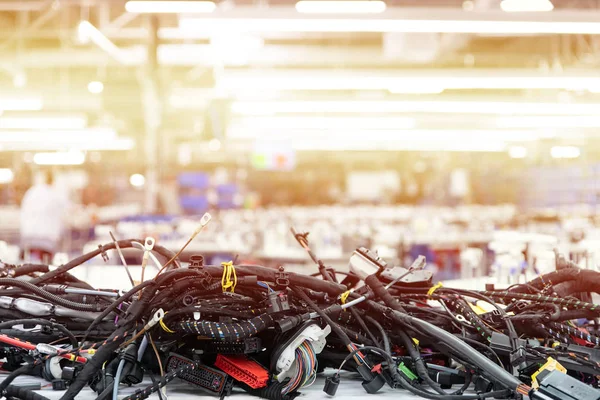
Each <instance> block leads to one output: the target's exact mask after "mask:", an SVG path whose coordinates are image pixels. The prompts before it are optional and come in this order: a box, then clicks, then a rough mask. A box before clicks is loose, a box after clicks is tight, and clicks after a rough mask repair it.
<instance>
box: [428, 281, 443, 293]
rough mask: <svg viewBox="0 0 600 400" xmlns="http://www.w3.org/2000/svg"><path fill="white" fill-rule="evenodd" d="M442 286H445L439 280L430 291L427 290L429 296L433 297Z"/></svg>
mask: <svg viewBox="0 0 600 400" xmlns="http://www.w3.org/2000/svg"><path fill="white" fill-rule="evenodd" d="M442 286H444V285H443V284H442V282H438V283H437V284H436V285H435V286H432V287H431V288H430V289H429V290H428V291H427V296H429V297H431V296H433V293H434V292H435V291H436V290H438V289H439V288H441V287H442Z"/></svg>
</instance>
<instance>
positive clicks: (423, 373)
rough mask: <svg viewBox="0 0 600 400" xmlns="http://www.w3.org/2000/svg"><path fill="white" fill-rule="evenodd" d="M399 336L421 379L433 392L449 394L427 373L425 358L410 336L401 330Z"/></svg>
mask: <svg viewBox="0 0 600 400" xmlns="http://www.w3.org/2000/svg"><path fill="white" fill-rule="evenodd" d="M397 334H398V336H400V339H401V340H402V343H403V344H404V348H405V349H406V351H407V352H408V355H409V356H410V358H411V359H412V360H413V363H414V365H415V368H416V370H417V375H418V376H419V378H421V379H422V380H423V381H424V382H425V383H427V384H428V385H429V386H430V387H431V388H432V389H433V390H435V391H436V392H438V393H439V394H443V395H445V394H447V393H446V392H445V391H444V389H442V388H441V386H440V385H439V384H438V383H437V382H435V381H434V380H433V379H431V377H430V376H429V372H428V371H427V366H426V365H425V361H423V358H422V357H421V355H420V354H419V351H418V350H417V349H416V348H415V346H414V343H413V341H412V340H411V338H409V337H408V335H407V334H406V333H405V332H403V331H401V330H399V331H398V332H397Z"/></svg>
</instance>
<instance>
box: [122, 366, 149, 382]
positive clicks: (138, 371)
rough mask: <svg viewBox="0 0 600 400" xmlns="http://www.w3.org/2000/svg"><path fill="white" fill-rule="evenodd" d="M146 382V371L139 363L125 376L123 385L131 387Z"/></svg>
mask: <svg viewBox="0 0 600 400" xmlns="http://www.w3.org/2000/svg"><path fill="white" fill-rule="evenodd" d="M143 380H144V370H143V369H142V367H141V365H140V364H139V363H137V362H136V363H135V364H133V367H132V368H131V370H129V373H128V374H127V375H125V378H124V379H123V380H122V382H123V383H127V384H129V385H137V384H139V383H141V382H142V381H143Z"/></svg>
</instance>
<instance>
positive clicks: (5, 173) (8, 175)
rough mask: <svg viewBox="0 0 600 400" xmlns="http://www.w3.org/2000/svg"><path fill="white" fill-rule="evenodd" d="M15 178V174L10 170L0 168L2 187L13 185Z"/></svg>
mask: <svg viewBox="0 0 600 400" xmlns="http://www.w3.org/2000/svg"><path fill="white" fill-rule="evenodd" d="M14 177H15V174H14V173H13V172H12V169H10V168H0V185H1V184H6V183H11V182H12V181H13V179H14Z"/></svg>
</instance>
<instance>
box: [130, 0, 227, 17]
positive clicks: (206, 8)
mask: <svg viewBox="0 0 600 400" xmlns="http://www.w3.org/2000/svg"><path fill="white" fill-rule="evenodd" d="M216 8H217V6H216V4H215V3H213V2H212V1H176V0H172V1H128V2H127V3H125V10H127V12H130V13H138V14H167V13H168V14H179V13H185V14H193V13H211V12H213V11H215V9H216Z"/></svg>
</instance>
